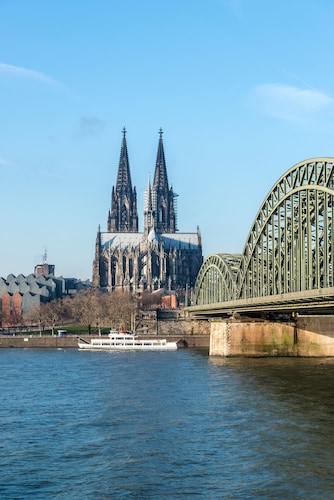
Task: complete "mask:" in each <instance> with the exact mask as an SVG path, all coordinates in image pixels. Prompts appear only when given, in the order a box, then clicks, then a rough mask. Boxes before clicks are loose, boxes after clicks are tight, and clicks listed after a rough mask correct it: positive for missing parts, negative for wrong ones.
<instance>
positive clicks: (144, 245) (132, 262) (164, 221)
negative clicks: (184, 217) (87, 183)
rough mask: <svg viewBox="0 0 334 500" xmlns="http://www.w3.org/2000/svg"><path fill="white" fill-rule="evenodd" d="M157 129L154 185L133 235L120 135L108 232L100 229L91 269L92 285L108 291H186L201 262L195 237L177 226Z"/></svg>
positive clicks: (131, 191)
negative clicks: (140, 226)
mask: <svg viewBox="0 0 334 500" xmlns="http://www.w3.org/2000/svg"><path fill="white" fill-rule="evenodd" d="M162 134H163V132H162V129H160V131H159V142H158V151H157V159H156V164H155V170H154V178H153V183H152V184H151V181H150V179H149V180H148V185H147V189H146V193H145V201H144V229H143V232H139V231H138V213H137V194H136V188H135V187H134V188H132V181H131V173H130V164H129V158H128V149H127V141H126V130H125V128H124V129H123V138H122V144H121V153H120V160H119V165H118V172H117V179H116V187H115V186H113V188H112V195H111V207H110V210H109V213H108V220H107V231H105V232H103V231H101V228H100V226H99V229H98V232H97V236H96V244H95V260H94V263H93V285H94V286H96V287H100V288H106V289H108V290H109V291H113V290H119V289H124V290H131V291H133V292H134V293H135V292H140V291H143V290H149V291H154V290H157V289H160V288H166V289H168V290H177V289H180V288H181V289H185V288H186V287H192V286H193V285H194V283H195V280H196V276H197V273H198V271H199V268H200V266H201V264H202V262H203V256H202V242H201V236H200V233H199V230H198V229H197V232H196V233H181V232H178V231H177V226H176V221H177V217H176V204H175V198H176V194H175V193H174V192H173V188H172V187H171V188H169V184H168V176H167V167H166V161H165V153H164V145H163V139H162Z"/></svg>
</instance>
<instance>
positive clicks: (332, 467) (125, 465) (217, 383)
mask: <svg viewBox="0 0 334 500" xmlns="http://www.w3.org/2000/svg"><path fill="white" fill-rule="evenodd" d="M0 363H1V364H0V366H1V373H0V394H1V406H0V425H1V427H0V429H1V430H0V433H1V434H0V435H1V441H0V498H4V499H23V498H24V499H26V498H31V499H46V498H56V499H63V498H64V499H101V500H102V499H114V498H138V499H141V498H143V499H146V498H147V499H155V498H166V499H169V498H171V499H174V498H189V499H193V498H203V499H216V498H226V499H236V498H241V499H253V498H254V499H255V498H256V499H257V498H273V499H276V498H277V499H278V498H279V499H280V498H283V497H285V498H291V499H298V498H303V499H305V498H307V499H313V498H314V499H318V498H319V499H324V498H333V472H334V456H333V445H334V425H333V418H334V384H333V381H334V377H333V375H334V360H331V359H320V360H315V359H291V358H288V359H283V358H280V359H224V358H209V357H208V356H207V353H205V352H204V351H199V350H193V349H183V350H178V351H173V352H129V353H124V352H123V353H122V352H120V353H108V352H79V351H77V350H76V349H68V350H61V349H58V350H48V349H36V350H35V349H2V350H0Z"/></svg>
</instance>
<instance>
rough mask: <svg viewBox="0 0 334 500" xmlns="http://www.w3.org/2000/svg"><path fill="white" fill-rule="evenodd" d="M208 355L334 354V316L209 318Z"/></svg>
mask: <svg viewBox="0 0 334 500" xmlns="http://www.w3.org/2000/svg"><path fill="white" fill-rule="evenodd" d="M209 354H210V356H310V357H316V356H317V357H325V356H334V316H298V317H297V318H296V320H295V321H293V322H290V323H279V322H270V321H260V320H259V321H242V320H235V319H228V320H222V321H212V322H211V335H210V349H209Z"/></svg>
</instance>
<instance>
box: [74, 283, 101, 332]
mask: <svg viewBox="0 0 334 500" xmlns="http://www.w3.org/2000/svg"><path fill="white" fill-rule="evenodd" d="M102 296H103V294H102V293H101V292H99V291H98V290H97V289H95V288H90V289H89V290H84V291H82V292H78V293H77V294H76V295H75V296H74V297H73V298H72V299H71V309H72V316H73V319H75V320H76V321H77V322H79V323H80V324H82V325H85V326H87V328H88V333H91V331H92V326H96V328H97V329H98V330H99V332H101V326H103V321H102V318H103V310H102V305H101V302H102Z"/></svg>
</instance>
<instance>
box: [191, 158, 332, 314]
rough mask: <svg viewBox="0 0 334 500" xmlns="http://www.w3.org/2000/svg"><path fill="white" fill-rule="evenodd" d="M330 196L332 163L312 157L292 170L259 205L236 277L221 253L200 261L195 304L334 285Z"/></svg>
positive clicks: (328, 160) (327, 159) (326, 159)
mask: <svg viewBox="0 0 334 500" xmlns="http://www.w3.org/2000/svg"><path fill="white" fill-rule="evenodd" d="M333 196H334V158H313V159H310V160H307V161H304V162H301V163H298V164H297V165H294V166H293V167H292V168H291V169H290V170H288V171H287V172H286V173H285V174H284V175H283V176H282V177H281V178H280V179H279V180H278V181H277V182H276V184H275V185H274V186H273V187H272V189H271V190H270V192H269V193H268V195H267V196H266V198H265V200H264V202H263V203H262V205H261V207H260V209H259V211H258V213H257V215H256V217H255V219H254V222H253V224H252V227H251V230H250V232H249V234H248V237H247V240H246V244H245V247H244V250H243V254H242V255H241V256H240V263H239V267H238V269H237V270H236V272H235V273H233V272H232V271H231V270H230V272H229V270H228V269H227V268H226V267H228V266H229V264H228V262H227V261H226V260H225V259H224V258H223V256H222V255H223V254H217V255H216V256H209V257H208V258H207V259H206V260H205V261H204V263H203V265H202V267H201V269H200V272H199V274H198V278H197V281H196V285H195V296H194V304H212V303H213V302H214V301H216V299H217V298H220V297H223V298H222V301H226V300H234V299H248V298H257V297H266V296H270V295H278V294H286V293H293V292H302V291H306V290H315V289H320V288H327V287H332V286H334V278H333V276H334V275H333V238H334V235H333V215H334V214H333V210H334V209H333ZM219 256H220V257H219ZM219 258H220V259H221V261H222V262H219V265H218V260H219ZM214 270H216V272H217V276H216V275H215V274H214V273H215V271H214ZM212 276H216V277H215V278H213V277H212ZM229 278H230V279H232V282H231V281H229ZM213 283H215V285H213ZM219 286H220V287H221V291H220V292H219V291H218V290H217V289H216V288H217V287H218V288H219Z"/></svg>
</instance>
